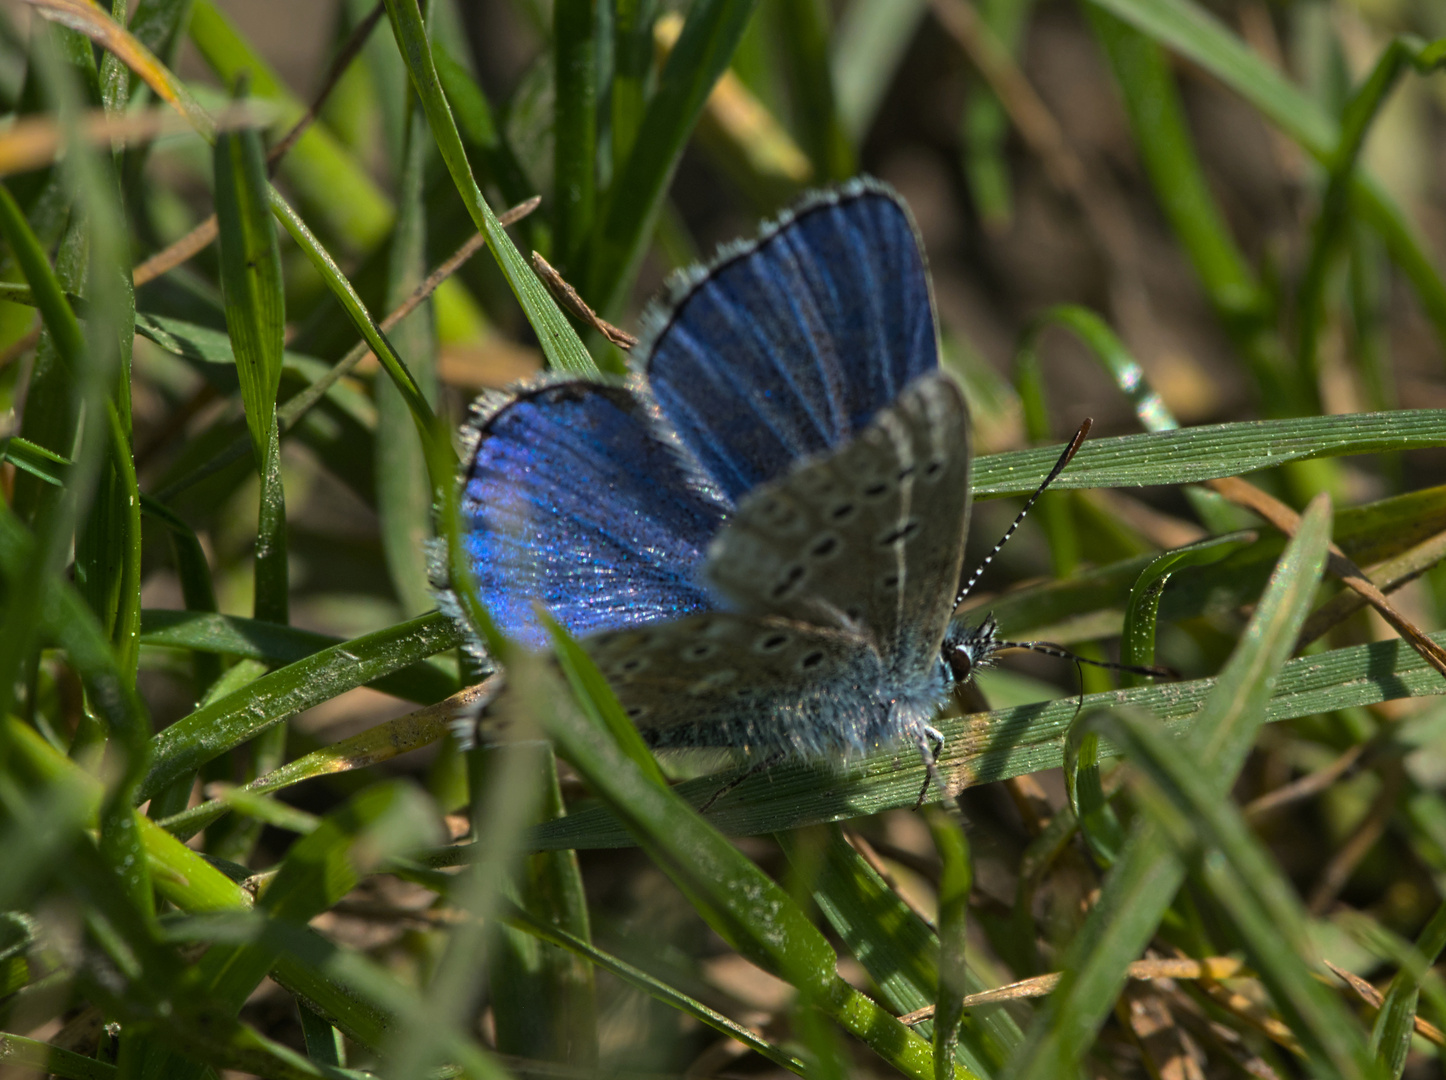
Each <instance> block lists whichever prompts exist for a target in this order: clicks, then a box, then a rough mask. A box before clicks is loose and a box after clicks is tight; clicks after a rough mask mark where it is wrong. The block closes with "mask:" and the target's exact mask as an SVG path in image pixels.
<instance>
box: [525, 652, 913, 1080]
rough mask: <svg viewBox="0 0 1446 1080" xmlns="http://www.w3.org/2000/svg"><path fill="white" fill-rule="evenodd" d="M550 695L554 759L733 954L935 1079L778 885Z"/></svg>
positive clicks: (545, 710) (557, 694)
mask: <svg viewBox="0 0 1446 1080" xmlns="http://www.w3.org/2000/svg"><path fill="white" fill-rule="evenodd" d="M537 678H539V679H542V678H551V676H549V675H548V674H547V673H546V672H545V671H539V672H538V673H537ZM539 689H542V687H541V686H540V687H539ZM546 694H547V697H546V705H544V706H542V707H540V708H539V712H540V713H541V714H542V719H543V722H544V724H545V725H546V727H547V730H548V733H549V734H550V735H551V736H552V737H553V739H554V740H555V741H556V743H557V745H558V748H559V751H560V752H561V753H562V754H563V756H565V757H566V758H567V760H568V761H570V762H571V763H572V765H573V767H574V768H576V769H577V770H578V772H579V773H581V774H582V776H583V778H584V779H585V780H587V782H588V784H589V785H590V786H591V787H592V789H593V790H594V791H596V792H598V794H599V795H600V796H601V797H602V798H603V800H604V801H606V802H607V804H608V805H609V806H610V808H611V809H612V810H613V811H614V813H616V814H617V815H618V816H619V817H620V818H621V819H622V820H623V822H624V823H625V824H626V826H627V828H628V830H629V831H630V832H631V833H632V835H633V836H634V838H635V839H636V840H637V842H638V843H639V844H640V845H641V846H642V847H643V849H644V850H645V851H646V852H647V853H648V855H649V856H650V857H651V858H652V859H653V860H654V862H655V863H656V864H657V865H658V867H659V868H660V869H661V870H662V871H663V872H664V873H665V874H667V875H668V876H669V877H670V878H671V879H672V880H673V882H674V883H675V884H676V885H677V886H678V887H679V888H680V889H681V890H682V891H683V893H684V895H686V896H687V897H688V900H689V902H690V903H691V904H693V906H694V907H695V908H696V909H697V910H698V912H699V914H700V915H702V916H703V918H704V919H705V920H706V921H707V922H708V924H709V925H710V926H712V927H713V929H714V930H716V931H717V932H718V933H719V934H720V935H721V936H722V937H723V939H724V940H725V941H727V942H728V943H729V945H730V946H732V947H733V948H734V949H736V950H737V951H738V952H740V953H741V954H742V955H743V956H744V957H745V958H747V959H748V960H750V961H752V962H753V963H755V964H757V965H758V966H760V967H762V968H763V969H764V970H765V971H768V972H770V973H771V974H773V975H776V976H777V977H779V978H781V979H783V980H784V981H785V982H788V983H789V984H790V985H792V986H795V987H797V988H798V989H799V990H800V992H801V993H802V995H803V996H804V997H805V998H807V1000H808V1002H809V1003H810V1004H811V1005H813V1006H815V1007H817V1008H819V1009H821V1010H823V1011H824V1012H825V1013H826V1014H827V1015H829V1016H830V1017H832V1019H833V1020H834V1021H835V1022H836V1023H838V1024H840V1025H841V1026H842V1027H843V1028H844V1029H845V1030H846V1031H849V1032H851V1033H852V1034H854V1035H855V1036H857V1037H858V1038H860V1039H862V1040H863V1041H864V1042H865V1043H866V1044H867V1045H869V1046H870V1047H871V1048H872V1049H873V1050H874V1051H875V1052H876V1053H877V1054H879V1055H880V1056H881V1057H883V1058H884V1060H885V1061H887V1062H889V1063H890V1064H891V1065H892V1066H893V1067H894V1068H896V1069H898V1070H899V1071H900V1072H902V1073H904V1074H905V1075H907V1076H917V1077H933V1076H934V1071H933V1067H932V1062H931V1059H930V1055H929V1050H928V1047H927V1046H926V1045H925V1043H924V1042H923V1040H921V1039H920V1038H919V1037H918V1036H917V1035H915V1034H913V1033H912V1032H910V1031H909V1030H908V1029H907V1028H905V1027H904V1026H903V1025H901V1024H899V1023H898V1021H897V1020H895V1019H894V1018H893V1017H892V1016H890V1015H889V1014H888V1013H886V1012H884V1011H883V1010H882V1009H880V1008H879V1007H878V1006H877V1005H876V1004H875V1003H874V1002H872V1001H870V1000H869V999H868V998H867V997H865V996H864V995H862V994H860V993H859V992H858V991H857V990H854V989H853V988H852V987H850V986H849V985H848V984H847V983H845V982H843V980H841V979H840V978H839V977H838V974H837V971H836V970H835V968H836V965H837V962H838V960H837V957H836V956H835V955H834V952H833V949H832V948H831V947H830V946H829V944H828V942H827V941H826V940H825V939H824V937H823V935H822V934H820V933H819V931H818V930H817V929H816V928H815V927H814V926H813V924H812V923H811V922H810V921H809V919H808V916H807V915H806V914H805V913H804V911H803V910H802V909H801V908H800V907H799V906H798V904H797V903H795V902H794V901H793V899H792V898H790V897H789V895H788V894H787V893H786V892H784V891H783V889H782V888H781V887H780V886H779V885H778V884H777V883H775V882H774V881H773V880H772V879H771V878H769V877H768V876H767V875H765V874H764V873H763V872H762V871H761V870H760V869H759V868H758V867H757V866H756V865H755V864H754V863H753V862H751V861H750V860H749V859H747V858H746V857H745V856H744V855H743V854H742V853H741V852H739V851H738V850H737V849H736V848H735V847H733V845H732V844H730V843H729V842H728V841H727V840H726V839H724V837H723V836H722V835H721V834H719V833H717V832H715V831H714V830H713V829H712V827H711V826H709V825H708V824H707V823H706V822H704V821H703V819H702V818H700V817H698V815H697V814H696V813H695V812H694V811H693V810H692V809H691V808H690V807H688V806H687V804H685V803H683V802H682V801H681V800H679V799H678V798H677V796H676V795H675V794H674V793H673V791H672V790H671V789H669V788H667V787H663V786H660V785H659V784H658V783H657V781H656V780H655V779H654V778H653V777H651V776H648V775H647V774H646V773H644V771H643V770H642V769H641V768H640V767H639V766H638V765H637V763H636V762H634V761H633V760H632V758H631V757H629V756H628V755H627V754H626V753H625V752H624V751H623V750H622V749H621V748H620V747H619V746H618V744H617V743H616V742H614V741H613V739H612V738H611V737H610V736H609V734H608V733H607V732H606V731H605V730H604V729H603V728H601V727H600V726H599V725H598V724H596V723H595V722H593V721H592V720H589V719H587V718H586V717H584V716H583V715H582V713H581V712H580V711H579V710H578V708H577V707H576V706H575V705H574V704H573V703H572V701H571V700H569V698H568V697H567V696H565V695H564V693H563V692H562V687H561V686H560V685H556V684H554V686H553V687H552V688H550V689H548V690H547V691H546Z"/></svg>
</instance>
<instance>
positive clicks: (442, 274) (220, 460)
mask: <svg viewBox="0 0 1446 1080" xmlns="http://www.w3.org/2000/svg"><path fill="white" fill-rule="evenodd" d="M541 202H542V199H541V197H540V196H537V195H534V196H533V197H532V198H530V199H528V200H527V201H526V202H522V203H518V204H517V205H516V206H514V207H512V208H511V209H508V210H505V211H503V212H502V213H501V214H498V215H497V220H498V222H499V223H501V224H502V225H504V226H506V225H512V224H514V223H516V222H518V221H520V220H522V219H523V218H525V217H526V216H527V215H528V214H530V213H532V211H534V210H536V209H537V207H538V205H539V204H540V203H541ZM486 244H487V238H486V236H485V235H484V234H482V233H477V234H475V235H474V236H472V237H471V238H470V239H469V240H468V241H467V242H466V243H464V244H463V245H462V246H461V247H460V248H458V249H457V250H456V251H455V252H454V253H453V254H452V256H451V258H449V259H447V260H446V261H445V262H444V263H442V264H441V265H440V266H438V267H437V269H435V270H433V271H432V272H431V273H430V274H429V275H427V279H426V280H425V281H423V282H422V283H421V284H420V285H418V286H417V287H416V288H415V289H414V290H413V291H412V294H411V295H410V296H408V297H407V298H406V299H405V300H403V301H402V302H401V303H400V304H399V305H397V307H396V309H395V310H394V311H392V312H391V313H390V314H389V315H387V317H386V318H385V319H383V320H382V321H381V322H380V323H379V324H378V327H379V329H380V330H381V331H382V332H383V333H385V332H386V331H388V330H390V329H391V328H392V327H394V326H396V325H397V323H399V322H401V321H402V320H403V319H405V318H406V317H407V316H408V315H410V314H411V313H412V312H413V311H415V310H416V308H417V305H418V304H420V303H421V302H422V301H423V300H425V299H427V297H429V296H431V295H432V293H433V292H435V291H436V290H437V287H438V286H439V285H441V284H442V282H443V281H445V280H447V278H448V277H450V276H451V275H452V274H453V273H455V272H456V271H457V268H458V267H460V266H461V265H462V264H463V263H465V262H466V261H467V260H468V259H470V258H471V257H472V256H473V255H475V254H477V252H479V251H481V250H482V248H484V247H485V246H486ZM371 355H372V351H371V348H370V347H369V346H368V345H367V343H366V342H365V341H359V342H357V343H356V345H354V346H352V348H351V351H350V352H348V353H347V354H346V355H345V356H343V357H342V358H341V359H340V360H338V361H337V362H336V363H335V364H333V365H332V367H331V368H330V369H329V370H328V371H327V372H326V373H325V374H324V375H322V376H321V377H320V378H319V379H317V380H316V381H315V382H314V383H312V384H311V385H310V386H308V387H307V388H306V389H304V390H302V391H301V392H300V393H299V394H296V395H295V396H294V397H290V398H288V399H287V400H286V402H285V403H284V404H282V405H279V406H278V407H277V409H276V419H277V422H278V423H279V424H280V425H281V433H282V434H283V435H284V434H286V433H287V432H289V431H290V430H291V429H292V428H293V427H294V426H295V425H296V423H297V421H299V420H300V419H301V418H302V416H304V415H305V414H306V412H307V410H308V409H310V408H311V407H312V406H313V405H315V404H316V403H317V402H318V401H320V400H321V399H322V398H323V397H325V396H326V393H327V391H328V390H330V389H331V388H332V387H333V386H334V385H336V383H337V381H338V380H340V379H341V378H342V377H343V376H345V375H347V374H348V373H349V372H350V371H352V369H354V368H355V367H356V366H357V365H358V364H360V363H361V362H362V361H363V360H365V359H366V358H367V357H369V356H371ZM250 446H251V443H250V441H249V439H247V438H246V436H244V435H243V436H241V437H239V438H237V439H236V440H235V441H234V442H233V443H232V444H231V445H230V446H229V447H227V448H226V449H225V450H222V451H221V452H220V453H218V454H217V455H216V456H215V457H213V458H212V459H211V460H210V461H209V462H207V463H206V465H205V466H203V467H201V468H198V469H197V470H196V471H194V472H192V473H189V474H188V475H187V476H185V477H184V478H183V479H182V480H181V481H178V482H175V483H172V484H170V485H168V486H167V487H166V488H164V489H163V490H161V491H159V492H157V493H156V498H158V499H160V500H161V501H162V502H165V501H166V500H168V499H171V498H173V497H174V496H175V495H177V494H178V493H180V492H181V491H184V490H185V489H186V488H187V487H189V486H191V485H192V484H195V483H198V482H199V481H201V480H204V479H205V478H206V477H208V476H211V475H213V474H214V473H215V472H217V471H218V470H220V469H223V468H225V467H226V466H227V465H229V464H230V463H231V462H233V461H236V460H239V459H240V458H241V457H243V456H244V455H245V454H247V453H249V452H250Z"/></svg>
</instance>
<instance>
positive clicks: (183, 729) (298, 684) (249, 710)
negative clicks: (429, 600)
mask: <svg viewBox="0 0 1446 1080" xmlns="http://www.w3.org/2000/svg"><path fill="white" fill-rule="evenodd" d="M456 640H457V639H456V631H455V630H454V629H453V628H452V627H451V625H450V624H449V623H448V621H447V620H445V619H439V618H437V617H436V616H426V615H424V616H422V617H421V618H418V619H412V620H410V621H408V622H404V623H399V624H397V625H396V626H391V627H388V628H386V629H385V630H378V631H376V632H375V633H371V634H365V635H363V636H362V637H359V638H354V639H352V640H351V641H348V642H344V643H342V644H340V645H333V646H332V647H331V648H328V649H323V650H321V651H320V652H318V653H315V654H314V655H312V656H309V657H307V658H305V659H304V660H298V661H296V662H295V663H292V664H288V665H287V666H286V667H284V668H279V669H278V670H276V671H273V672H271V673H269V674H267V675H264V676H262V677H261V678H259V679H257V680H256V681H255V682H253V683H251V684H250V685H249V686H247V687H245V688H244V689H241V690H238V691H236V692H235V693H232V694H228V695H226V696H225V697H223V698H222V699H220V700H219V701H215V702H212V703H211V704H209V705H205V706H202V707H201V708H199V709H197V710H196V711H195V712H193V713H191V714H190V715H188V716H185V717H183V718H182V719H180V720H178V721H176V723H174V724H172V725H171V726H170V727H168V728H166V730H165V731H163V732H161V733H160V734H159V735H157V736H156V737H155V738H154V739H153V740H152V747H153V753H154V758H153V764H152V765H151V769H150V772H149V773H148V774H147V776H146V780H145V782H144V783H143V784H142V785H141V796H140V797H141V798H147V797H149V796H150V795H153V794H154V793H155V792H157V791H159V790H160V789H161V788H162V787H164V786H165V785H166V784H168V783H170V782H171V781H172V780H174V779H175V778H176V777H178V776H180V775H182V774H184V773H187V772H191V771H194V770H195V769H198V768H200V766H201V765H202V764H204V763H205V762H207V761H210V760H211V759H212V758H214V757H216V756H217V755H219V754H223V753H225V752H226V751H227V750H230V749H232V748H233V747H236V746H240V745H241V744H242V743H244V742H249V741H250V740H251V739H254V738H255V737H256V736H257V735H259V734H260V733H261V732H262V731H264V730H266V729H267V728H268V727H270V726H271V725H273V724H275V723H276V722H277V721H279V720H282V719H284V718H285V717H287V716H289V715H291V714H292V713H294V712H300V711H301V710H302V709H307V708H310V707H311V706H312V705H316V704H318V703H319V702H322V701H326V700H328V699H329V698H333V697H335V696H336V695H337V694H340V693H341V692H342V691H344V690H350V689H351V688H352V687H355V686H361V685H363V684H365V683H368V682H371V681H372V680H373V679H376V678H380V677H381V676H383V675H388V674H390V673H392V672H394V671H399V670H401V669H402V668H405V667H407V666H409V665H411V664H413V663H415V662H417V661H419V660H422V659H424V658H426V657H428V656H433V655H435V654H436V653H438V652H441V651H442V650H444V649H447V648H451V647H453V646H454V645H455V644H456Z"/></svg>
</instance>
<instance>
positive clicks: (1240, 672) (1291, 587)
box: [1014, 497, 1330, 1080]
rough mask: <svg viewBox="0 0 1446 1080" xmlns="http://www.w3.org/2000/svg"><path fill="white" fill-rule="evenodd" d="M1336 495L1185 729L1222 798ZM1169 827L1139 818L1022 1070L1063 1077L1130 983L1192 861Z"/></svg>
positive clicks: (1281, 570) (1321, 503)
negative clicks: (1185, 860)
mask: <svg viewBox="0 0 1446 1080" xmlns="http://www.w3.org/2000/svg"><path fill="white" fill-rule="evenodd" d="M1329 514H1330V511H1329V502H1328V500H1326V499H1325V498H1323V497H1322V498H1320V499H1318V500H1316V501H1315V502H1314V503H1312V505H1311V507H1310V509H1309V510H1308V511H1307V512H1306V514H1305V516H1304V517H1303V518H1302V519H1301V527H1300V530H1299V532H1298V533H1297V534H1296V536H1295V538H1294V539H1293V540H1292V541H1291V543H1290V546H1289V547H1288V548H1287V549H1286V553H1285V554H1284V555H1283V556H1282V557H1281V560H1280V563H1279V564H1278V565H1277V567H1276V572H1275V574H1274V575H1273V576H1272V579H1271V584H1270V586H1269V588H1268V589H1267V591H1266V594H1265V596H1263V597H1262V598H1261V602H1260V604H1259V606H1258V607H1257V608H1256V611H1255V615H1254V617H1253V618H1252V619H1251V623H1250V626H1249V628H1248V629H1247V630H1246V632H1245V635H1244V636H1243V637H1242V639H1241V644H1240V645H1239V646H1238V647H1237V648H1236V650H1235V652H1234V653H1233V654H1232V655H1231V658H1230V660H1229V662H1228V663H1227V664H1226V666H1225V668H1224V669H1223V670H1222V671H1221V673H1220V676H1219V678H1218V679H1217V680H1216V682H1215V686H1214V688H1213V689H1212V690H1211V693H1210V696H1209V698H1208V699H1207V700H1206V702H1205V706H1204V708H1203V709H1202V711H1201V714H1200V716H1199V718H1198V720H1197V722H1196V723H1195V725H1194V726H1193V727H1192V729H1191V731H1190V733H1189V734H1188V735H1187V736H1186V748H1185V754H1186V756H1187V757H1188V758H1190V759H1191V760H1192V761H1194V762H1195V767H1196V768H1197V769H1200V770H1201V771H1202V773H1203V775H1205V776H1206V777H1208V783H1209V785H1210V788H1211V790H1212V791H1213V793H1214V798H1215V799H1217V800H1219V799H1221V798H1222V797H1223V796H1224V794H1225V792H1227V791H1228V790H1229V788H1230V784H1231V783H1232V781H1233V780H1234V779H1235V776H1236V774H1237V773H1238V772H1239V770H1240V767H1241V765H1242V764H1243V763H1244V761H1245V755H1246V753H1247V752H1248V750H1249V748H1250V744H1251V742H1252V740H1253V738H1254V735H1255V732H1256V730H1257V728H1258V725H1259V724H1260V723H1261V722H1262V721H1264V720H1265V718H1266V716H1267V712H1266V704H1267V702H1268V701H1269V699H1270V694H1271V690H1272V688H1273V686H1274V685H1275V683H1276V678H1277V675H1278V672H1279V670H1280V667H1281V665H1282V664H1283V663H1284V662H1285V659H1286V657H1287V656H1289V655H1290V650H1291V649H1292V648H1293V647H1294V644H1295V638H1296V634H1297V633H1298V632H1299V630H1300V624H1301V623H1302V622H1303V621H1304V620H1305V615H1306V612H1307V610H1308V607H1309V604H1310V601H1311V598H1312V597H1313V595H1314V592H1315V586H1316V583H1317V581H1318V580H1319V579H1320V573H1321V569H1322V567H1323V566H1324V564H1325V552H1326V544H1327V541H1328V539H1329V533H1328V529H1329V523H1330V516H1329ZM1169 851H1170V845H1169V842H1168V840H1166V838H1165V837H1164V835H1163V834H1162V832H1161V831H1160V830H1159V829H1158V828H1155V827H1154V826H1153V825H1152V824H1151V823H1149V822H1142V823H1140V824H1138V825H1137V826H1136V827H1135V828H1134V829H1133V830H1132V832H1131V834H1130V837H1129V839H1128V840H1127V841H1126V845H1125V848H1124V850H1123V851H1122V853H1121V855H1120V858H1119V859H1118V860H1117V861H1116V863H1115V865H1114V867H1113V869H1112V870H1111V872H1110V875H1109V876H1108V877H1107V878H1106V879H1105V883H1104V887H1103V889H1102V891H1101V895H1100V900H1099V903H1098V904H1097V905H1096V907H1095V909H1094V910H1093V911H1092V912H1091V913H1090V915H1089V917H1088V918H1087V919H1086V921H1085V925H1084V927H1083V928H1082V929H1081V931H1080V933H1079V935H1078V936H1077V937H1076V938H1075V940H1074V942H1073V943H1072V944H1071V945H1070V947H1069V949H1068V950H1067V951H1066V954H1065V956H1064V962H1063V965H1062V971H1063V977H1062V979H1061V982H1060V985H1059V988H1058V989H1057V990H1056V991H1055V992H1054V994H1053V996H1051V998H1050V999H1049V1003H1048V1005H1047V1006H1046V1007H1045V1008H1044V1010H1043V1011H1042V1013H1041V1015H1040V1017H1039V1018H1038V1020H1036V1022H1035V1025H1034V1027H1033V1029H1032V1032H1031V1035H1032V1038H1031V1039H1030V1041H1029V1044H1028V1046H1029V1048H1028V1050H1027V1051H1026V1052H1025V1054H1024V1055H1023V1057H1022V1058H1021V1059H1019V1060H1018V1061H1017V1062H1016V1063H1015V1071H1014V1075H1015V1076H1017V1077H1020V1078H1021V1080H1025V1078H1036V1077H1037V1078H1039V1080H1043V1078H1044V1077H1051V1078H1052V1077H1056V1076H1059V1075H1062V1074H1063V1072H1065V1071H1073V1069H1074V1068H1076V1067H1077V1066H1078V1063H1079V1062H1080V1061H1081V1060H1082V1059H1083V1057H1084V1054H1085V1053H1086V1052H1087V1050H1088V1048H1089V1043H1090V1041H1091V1040H1092V1038H1093V1033H1094V1031H1095V1030H1096V1029H1097V1028H1098V1026H1099V1024H1100V1023H1101V1022H1102V1021H1103V1020H1104V1019H1105V1017H1106V1016H1107V1015H1108V1013H1109V1009H1110V1005H1111V1003H1112V1002H1113V1001H1114V999H1115V996H1116V995H1117V994H1118V993H1119V990H1120V987H1121V986H1122V985H1123V984H1124V977H1125V969H1126V967H1127V965H1128V964H1129V963H1130V962H1131V961H1133V960H1134V959H1135V958H1136V957H1137V956H1138V955H1139V951H1140V949H1141V948H1143V947H1144V945H1145V943H1146V942H1147V941H1148V940H1149V938H1150V936H1151V935H1153V933H1154V932H1155V928H1156V926H1157V924H1158V922H1159V920H1160V918H1161V916H1163V915H1164V913H1165V909H1166V908H1167V907H1168V906H1169V903H1170V900H1171V899H1172V897H1173V896H1174V893H1175V890H1176V889H1177V888H1178V887H1179V884H1180V882H1181V881H1182V880H1183V878H1184V868H1183V866H1181V865H1180V863H1179V862H1178V860H1176V859H1175V858H1173V857H1171V855H1170V853H1169Z"/></svg>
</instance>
